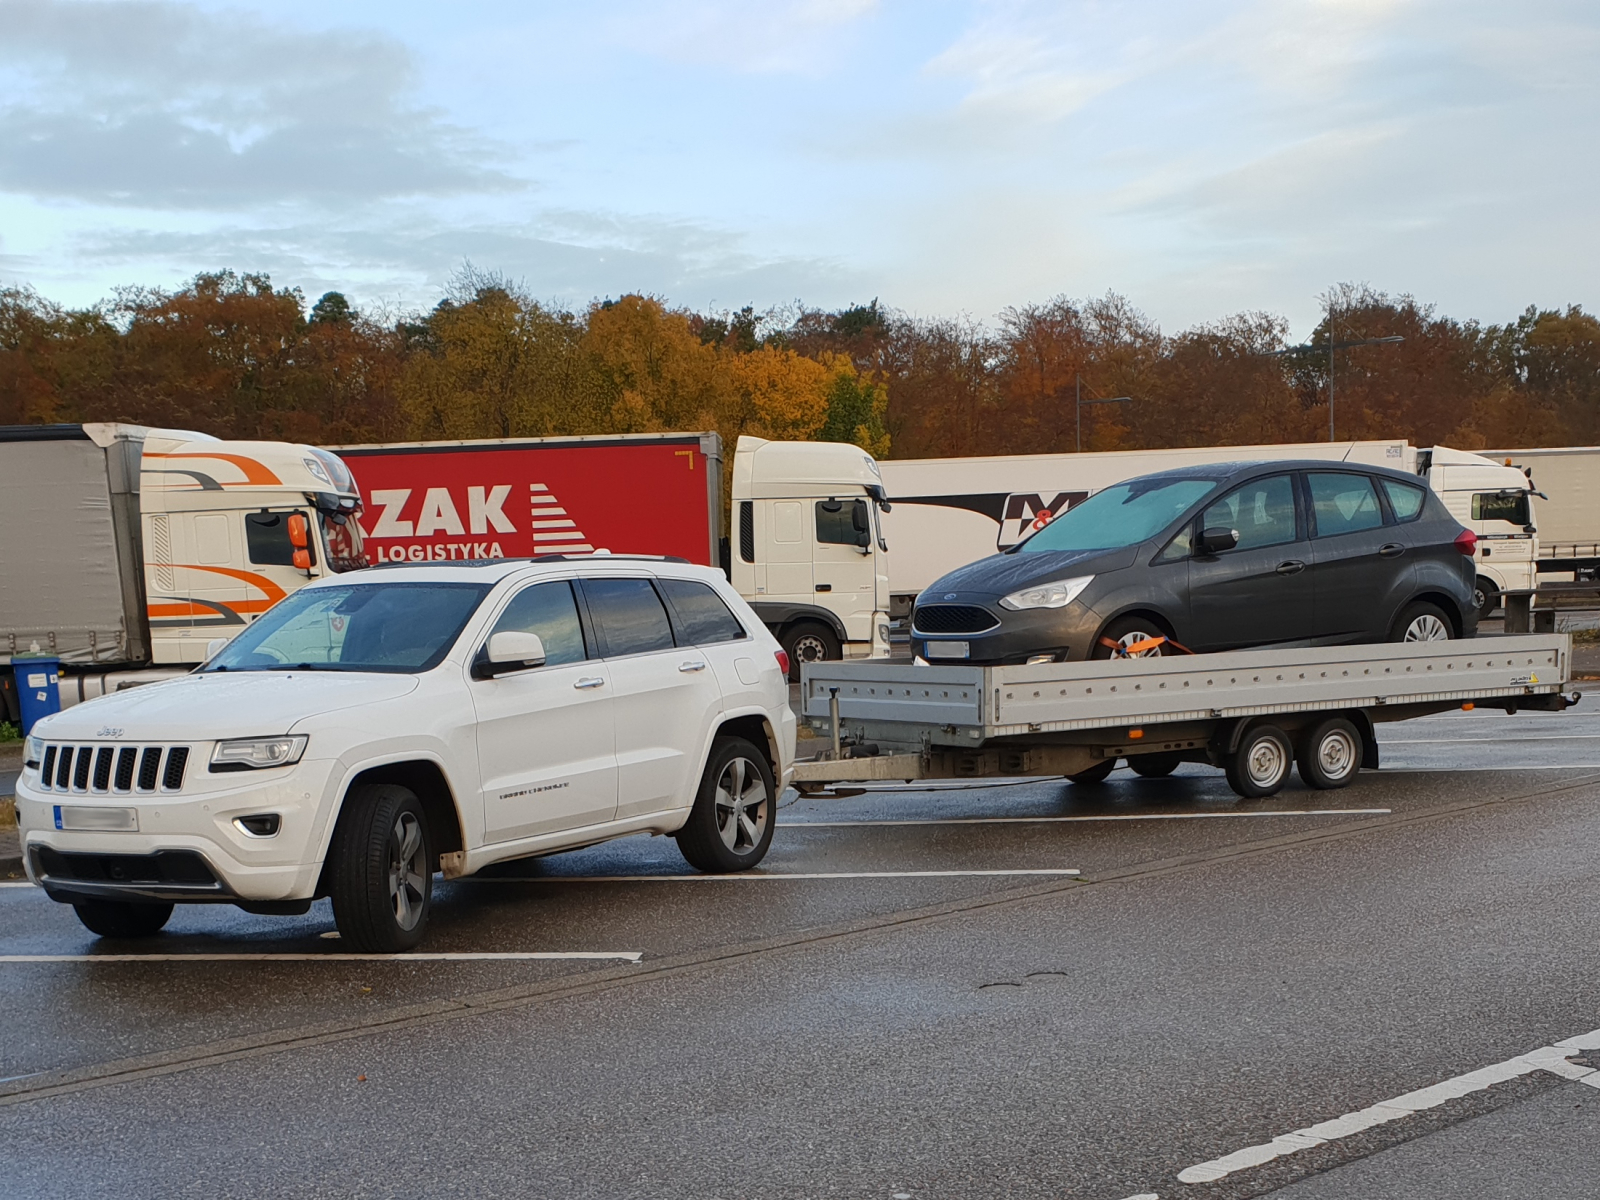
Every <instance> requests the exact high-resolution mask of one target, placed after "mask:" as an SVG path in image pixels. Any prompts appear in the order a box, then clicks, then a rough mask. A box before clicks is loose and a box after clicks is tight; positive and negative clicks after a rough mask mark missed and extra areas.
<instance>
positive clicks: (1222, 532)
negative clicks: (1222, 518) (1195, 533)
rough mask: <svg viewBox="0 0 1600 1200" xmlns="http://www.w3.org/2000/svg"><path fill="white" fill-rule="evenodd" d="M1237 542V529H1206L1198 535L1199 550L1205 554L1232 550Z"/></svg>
mask: <svg viewBox="0 0 1600 1200" xmlns="http://www.w3.org/2000/svg"><path fill="white" fill-rule="evenodd" d="M1238 544H1239V531H1238V530H1237V529H1207V530H1205V531H1204V532H1203V533H1201V535H1200V550H1201V552H1202V553H1205V554H1219V553H1221V552H1222V551H1223V550H1232V549H1233V548H1234V547H1235V546H1237V545H1238Z"/></svg>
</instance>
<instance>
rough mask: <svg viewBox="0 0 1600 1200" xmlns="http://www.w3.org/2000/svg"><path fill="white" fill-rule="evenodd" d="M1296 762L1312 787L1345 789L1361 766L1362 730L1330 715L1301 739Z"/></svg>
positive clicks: (1303, 778)
mask: <svg viewBox="0 0 1600 1200" xmlns="http://www.w3.org/2000/svg"><path fill="white" fill-rule="evenodd" d="M1295 761H1296V762H1297V763H1298V764H1299V766H1300V778H1301V779H1302V780H1303V781H1304V782H1306V783H1308V784H1310V785H1311V786H1312V787H1314V788H1321V789H1323V790H1324V791H1327V790H1330V789H1332V788H1342V787H1344V786H1345V784H1347V783H1349V782H1350V781H1351V780H1352V779H1354V778H1355V777H1356V772H1357V771H1359V770H1360V769H1361V733H1360V731H1359V730H1357V729H1356V727H1355V726H1354V725H1352V724H1351V723H1350V722H1349V721H1347V720H1345V719H1344V718H1343V717H1329V718H1328V719H1327V720H1326V721H1323V722H1322V723H1321V724H1319V725H1316V726H1314V727H1313V728H1312V729H1311V730H1310V732H1308V733H1307V734H1306V735H1305V736H1304V737H1302V738H1301V739H1300V745H1299V748H1298V750H1297V752H1296V754H1295Z"/></svg>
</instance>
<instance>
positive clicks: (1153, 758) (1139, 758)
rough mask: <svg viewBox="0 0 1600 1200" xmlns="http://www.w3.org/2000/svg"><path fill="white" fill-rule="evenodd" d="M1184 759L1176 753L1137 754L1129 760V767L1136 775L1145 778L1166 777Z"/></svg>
mask: <svg viewBox="0 0 1600 1200" xmlns="http://www.w3.org/2000/svg"><path fill="white" fill-rule="evenodd" d="M1182 761H1183V759H1182V757H1181V756H1180V755H1178V754H1176V753H1171V754H1135V755H1134V756H1133V757H1132V758H1130V759H1129V760H1128V767H1129V769H1130V770H1132V771H1133V773H1134V774H1135V775H1139V776H1142V777H1143V778H1145V779H1165V778H1166V777H1167V776H1168V775H1171V774H1172V773H1173V772H1174V771H1176V770H1177V769H1178V764H1179V763H1180V762H1182Z"/></svg>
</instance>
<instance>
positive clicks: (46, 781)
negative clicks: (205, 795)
mask: <svg viewBox="0 0 1600 1200" xmlns="http://www.w3.org/2000/svg"><path fill="white" fill-rule="evenodd" d="M188 765H189V747H187V746H55V745H51V746H46V747H45V748H44V759H43V761H42V762H40V764H39V788H40V790H41V791H46V792H86V793H88V794H90V795H94V794H97V793H98V794H101V795H106V794H112V793H116V792H154V791H156V790H157V787H158V785H159V789H160V790H161V791H163V792H176V791H178V790H180V789H181V788H182V787H183V776H184V772H185V770H186V769H187V768H188Z"/></svg>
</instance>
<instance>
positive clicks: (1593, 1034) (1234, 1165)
mask: <svg viewBox="0 0 1600 1200" xmlns="http://www.w3.org/2000/svg"><path fill="white" fill-rule="evenodd" d="M1584 1050H1600V1029H1595V1030H1591V1031H1590V1032H1588V1033H1582V1034H1579V1035H1578V1036H1577V1037H1570V1038H1567V1039H1566V1040H1565V1041H1561V1042H1556V1043H1555V1044H1554V1045H1551V1046H1541V1047H1539V1049H1537V1050H1530V1051H1529V1052H1528V1053H1527V1054H1519V1055H1517V1057H1516V1058H1508V1059H1506V1061H1505V1062H1500V1063H1495V1064H1494V1065H1493V1066H1488V1067H1480V1068H1479V1069H1478V1070H1476V1071H1469V1072H1467V1073H1466V1074H1465V1075H1457V1076H1456V1077H1455V1078H1453V1079H1446V1080H1445V1081H1444V1082H1443V1083H1436V1084H1434V1085H1432V1086H1431V1087H1425V1088H1419V1089H1418V1090H1417V1091H1414V1092H1407V1093H1406V1094H1405V1095H1403V1096H1396V1097H1394V1098H1393V1099H1392V1100H1384V1101H1381V1102H1379V1103H1377V1104H1374V1105H1372V1106H1371V1107H1370V1108H1363V1109H1359V1110H1358V1111H1356V1112H1350V1113H1345V1114H1344V1116H1342V1117H1335V1118H1334V1119H1333V1120H1331V1121H1323V1122H1321V1123H1320V1124H1317V1125H1310V1126H1307V1127H1306V1128H1305V1129H1297V1130H1295V1131H1294V1132H1293V1133H1283V1134H1279V1135H1278V1136H1277V1137H1275V1138H1273V1139H1272V1140H1271V1141H1270V1142H1263V1143H1261V1144H1260V1145H1259V1146H1246V1147H1245V1148H1244V1149H1243V1150H1235V1151H1234V1152H1233V1153H1232V1154H1225V1155H1223V1156H1222V1157H1221V1158H1214V1159H1212V1160H1211V1161H1210V1162H1203V1163H1199V1164H1197V1165H1195V1166H1192V1167H1186V1168H1184V1169H1183V1170H1182V1171H1179V1172H1178V1180H1179V1182H1181V1183H1215V1182H1216V1181H1217V1180H1219V1179H1223V1178H1225V1177H1227V1176H1229V1175H1231V1174H1233V1173H1234V1172H1235V1171H1242V1170H1244V1169H1245V1168H1247V1167H1259V1166H1261V1164H1263V1163H1268V1162H1271V1161H1272V1160H1273V1159H1275V1158H1282V1157H1283V1156H1284V1155H1286V1154H1293V1153H1295V1152H1296V1151H1297V1150H1306V1149H1309V1148H1310V1147H1312V1146H1321V1145H1324V1144H1325V1143H1327V1142H1332V1141H1337V1140H1338V1139H1339V1138H1344V1137H1349V1136H1350V1135H1351V1134H1354V1133H1361V1132H1362V1131H1363V1130H1367V1129H1371V1128H1372V1127H1373V1126H1375V1125H1383V1124H1386V1123H1388V1122H1389V1121H1398V1120H1400V1118H1402V1117H1409V1116H1410V1115H1411V1114H1412V1113H1417V1112H1423V1111H1424V1110H1426V1109H1430V1108H1437V1107H1438V1106H1439V1105H1441V1104H1443V1103H1445V1102H1446V1101H1449V1100H1456V1099H1459V1098H1460V1097H1462V1096H1467V1095H1470V1094H1471V1093H1473V1092H1481V1091H1483V1090H1484V1089H1485V1088H1489V1087H1493V1086H1494V1085H1495V1084H1497V1083H1504V1082H1505V1081H1506V1080H1508V1079H1516V1078H1518V1077H1519V1076H1522V1075H1531V1074H1532V1073H1533V1072H1534V1071H1549V1072H1550V1073H1551V1074H1552V1075H1559V1076H1560V1077H1561V1078H1563V1079H1571V1080H1573V1081H1575V1082H1577V1083H1583V1084H1587V1085H1588V1086H1589V1087H1593V1088H1600V1071H1597V1070H1595V1068H1593V1067H1580V1066H1578V1065H1577V1064H1576V1063H1571V1062H1568V1061H1567V1056H1568V1055H1569V1054H1578V1053H1580V1052H1582V1051H1584Z"/></svg>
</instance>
